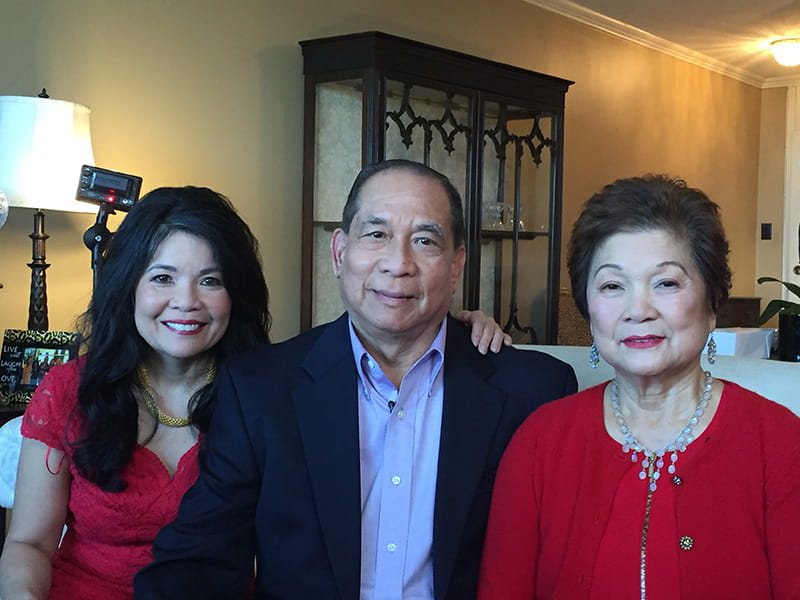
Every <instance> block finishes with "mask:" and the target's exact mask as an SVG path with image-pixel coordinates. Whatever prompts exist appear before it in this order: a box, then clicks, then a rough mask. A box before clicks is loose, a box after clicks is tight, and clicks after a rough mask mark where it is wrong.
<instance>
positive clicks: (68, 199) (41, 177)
mask: <svg viewBox="0 0 800 600" xmlns="http://www.w3.org/2000/svg"><path fill="white" fill-rule="evenodd" d="M89 112H90V110H89V108H88V107H86V106H83V105H82V104H74V103H72V102H66V101H64V100H54V99H52V98H37V97H28V96H0V190H2V191H3V192H4V193H5V195H6V197H7V198H8V205H9V206H22V207H26V208H37V209H38V208H41V209H48V210H61V211H70V212H85V213H94V212H97V206H95V205H93V204H89V203H86V202H80V201H78V200H75V192H76V191H77V189H78V180H79V179H80V175H81V166H82V165H94V155H93V153H92V139H91V134H90V131H89Z"/></svg>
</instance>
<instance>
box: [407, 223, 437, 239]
mask: <svg viewBox="0 0 800 600" xmlns="http://www.w3.org/2000/svg"><path fill="white" fill-rule="evenodd" d="M414 231H427V232H428V233H432V234H434V235H436V236H439V237H444V230H443V229H442V226H441V225H439V224H438V223H421V224H419V225H417V226H416V227H415V228H414Z"/></svg>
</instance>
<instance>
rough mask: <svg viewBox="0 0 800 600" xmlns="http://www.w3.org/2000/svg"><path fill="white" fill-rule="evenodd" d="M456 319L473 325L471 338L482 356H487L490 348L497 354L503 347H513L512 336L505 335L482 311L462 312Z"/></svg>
mask: <svg viewBox="0 0 800 600" xmlns="http://www.w3.org/2000/svg"><path fill="white" fill-rule="evenodd" d="M455 318H456V319H458V320H459V321H463V322H464V323H469V324H470V325H472V334H471V335H470V337H471V339H472V343H473V345H474V346H475V347H476V348H477V349H478V352H480V353H481V354H486V352H487V351H488V350H489V349H490V348H491V350H492V352H494V353H495V354H497V353H498V352H500V348H502V347H503V346H510V345H511V336H510V335H508V334H507V333H503V330H502V329H501V328H500V325H498V324H497V323H496V322H495V320H494V319H493V318H492V317H490V316H488V315H485V314H483V312H482V311H480V310H462V311H461V312H460V313H458V314H456V315H455Z"/></svg>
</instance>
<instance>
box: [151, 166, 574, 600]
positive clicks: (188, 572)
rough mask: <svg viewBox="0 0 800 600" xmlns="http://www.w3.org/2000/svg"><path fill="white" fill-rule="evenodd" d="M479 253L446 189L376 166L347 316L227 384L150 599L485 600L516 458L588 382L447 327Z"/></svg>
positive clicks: (239, 364) (251, 361)
mask: <svg viewBox="0 0 800 600" xmlns="http://www.w3.org/2000/svg"><path fill="white" fill-rule="evenodd" d="M463 239H464V225H463V212H462V208H461V199H460V197H459V195H458V192H457V191H456V190H455V188H454V187H453V186H452V184H451V183H450V182H449V180H448V179H447V178H446V177H444V176H443V175H441V174H439V173H437V172H436V171H434V170H432V169H429V168H428V167H425V166H423V165H420V164H418V163H413V162H409V161H402V160H396V161H386V162H383V163H378V164H376V165H371V166H368V167H366V168H365V169H364V170H362V172H361V173H360V174H359V176H358V177H357V178H356V181H355V183H354V184H353V188H352V190H351V192H350V195H349V196H348V200H347V204H346V206H345V209H344V214H343V219H342V227H341V228H340V229H337V230H336V231H335V232H334V234H333V237H332V241H331V252H332V259H333V268H334V272H335V273H336V275H337V277H338V278H339V279H340V293H341V295H342V299H343V301H344V304H345V307H346V309H347V313H346V314H345V315H343V316H342V317H340V318H339V319H337V320H336V321H334V322H332V323H329V324H327V325H323V326H320V327H317V328H314V329H312V330H310V331H307V332H305V333H303V334H301V335H299V336H297V337H295V338H293V339H291V340H288V341H286V342H283V343H281V344H274V345H271V346H264V347H261V348H258V349H256V350H254V351H251V352H249V353H247V354H246V355H244V356H242V357H240V358H238V359H236V360H234V361H232V362H230V363H228V364H226V365H224V366H223V367H222V368H221V369H220V372H219V375H218V377H217V389H218V404H217V407H216V409H215V413H214V418H213V421H212V425H211V429H210V431H209V433H208V435H207V438H206V439H205V440H204V442H205V443H204V448H203V451H202V452H201V469H200V477H199V479H198V481H197V483H196V484H195V486H194V487H193V488H192V489H191V490H190V491H189V492H188V493H187V494H186V496H185V498H184V500H183V502H182V503H181V508H180V511H179V514H178V517H177V519H176V521H175V522H174V523H172V524H171V525H169V526H167V527H166V528H165V529H164V530H163V531H162V532H161V534H160V535H159V536H158V538H157V539H156V542H155V544H154V547H153V551H154V555H155V562H154V563H153V564H151V565H149V566H148V567H146V568H145V569H144V570H142V571H141V572H140V573H139V574H138V575H137V577H136V579H135V589H136V598H137V599H140V600H145V599H147V600H150V599H164V600H166V599H175V600H178V599H180V600H187V599H200V598H209V599H211V598H214V599H217V598H243V597H245V594H246V593H247V591H248V589H250V591H251V592H253V593H254V596H255V598H259V599H267V598H270V599H273V598H274V599H297V600H306V599H311V598H319V599H325V600H327V599H338V600H359V599H360V600H371V599H375V600H402V599H406V600H411V599H413V600H426V599H431V600H434V599H435V600H468V599H470V598H474V596H475V592H476V585H477V576H478V568H479V564H480V557H481V550H482V547H483V539H484V531H485V527H486V520H487V514H488V510H489V501H490V498H491V491H492V484H493V482H494V476H495V471H496V469H497V465H498V462H499V460H500V457H501V456H502V453H503V450H504V448H505V446H506V444H507V443H508V440H509V438H510V437H511V435H512V434H513V432H514V431H515V429H516V428H517V426H518V425H519V424H520V423H521V422H522V420H523V419H524V418H525V417H526V416H528V414H530V413H531V412H532V411H533V410H535V409H536V407H537V406H539V405H540V404H541V403H543V402H546V401H549V400H552V399H556V398H560V397H562V396H565V395H568V394H571V393H573V392H575V391H576V380H575V374H574V373H573V371H572V369H571V367H569V366H568V365H566V364H565V363H562V362H560V361H558V360H556V359H554V358H552V357H550V356H548V355H545V354H541V353H538V352H525V351H518V350H515V349H513V348H503V349H502V350H501V352H500V353H499V354H497V355H492V354H489V355H486V356H484V355H482V354H480V353H479V352H478V351H477V350H476V349H475V348H474V347H473V345H472V343H471V341H470V339H469V333H468V331H467V330H466V329H465V327H464V326H463V324H461V323H459V322H457V321H455V320H454V319H452V318H451V317H449V316H448V315H447V312H448V307H449V305H450V301H451V299H452V296H453V294H454V291H455V289H456V286H457V284H458V280H459V277H460V275H461V271H462V269H463V265H464V246H463ZM554 451H555V449H554ZM254 558H255V561H256V577H255V581H254V582H253V580H252V573H253V559H254Z"/></svg>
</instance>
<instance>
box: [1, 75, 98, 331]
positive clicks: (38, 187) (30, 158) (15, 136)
mask: <svg viewBox="0 0 800 600" xmlns="http://www.w3.org/2000/svg"><path fill="white" fill-rule="evenodd" d="M89 112H90V111H89V108H88V107H86V106H83V105H81V104H75V103H73V102H66V101H64V100H55V99H53V98H50V97H49V96H48V95H47V93H46V91H45V90H42V93H41V94H39V96H38V97H29V96H0V190H2V192H3V193H5V196H6V198H7V200H8V206H9V207H12V208H13V207H23V208H32V209H35V212H34V213H33V232H32V233H31V234H30V236H29V237H30V238H31V240H33V249H32V260H31V262H30V263H28V266H29V267H30V268H31V293H30V304H29V307H28V329H29V330H32V331H46V330H47V328H48V319H47V286H46V282H45V269H47V267H49V266H50V265H49V264H47V262H45V258H46V257H45V241H46V240H47V238H48V237H50V236H48V235H47V234H46V233H45V231H44V212H43V209H45V210H59V211H68V212H83V213H93V212H95V208H94V207H92V206H91V205H88V204H86V203H84V202H79V201H77V200H75V189H76V188H77V187H78V179H79V177H80V173H81V166H82V165H93V164H94V155H93V153H92V141H91V136H90V131H89Z"/></svg>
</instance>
